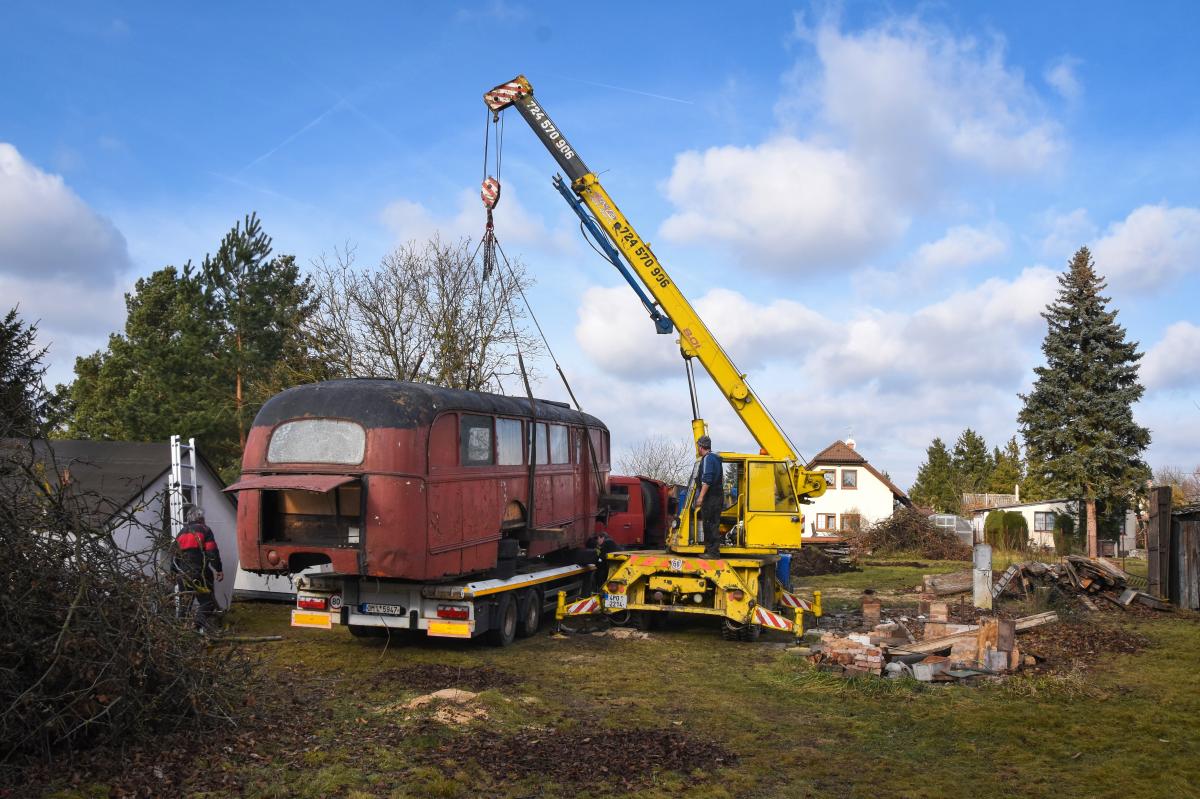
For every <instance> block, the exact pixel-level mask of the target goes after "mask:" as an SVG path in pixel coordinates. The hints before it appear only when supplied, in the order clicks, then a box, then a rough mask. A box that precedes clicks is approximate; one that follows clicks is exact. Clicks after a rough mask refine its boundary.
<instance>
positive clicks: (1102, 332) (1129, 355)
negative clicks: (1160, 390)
mask: <svg viewBox="0 0 1200 799" xmlns="http://www.w3.org/2000/svg"><path fill="white" fill-rule="evenodd" d="M1058 283H1059V286H1060V288H1059V292H1058V297H1057V298H1056V299H1055V301H1054V302H1053V303H1051V304H1050V305H1049V306H1047V308H1046V311H1045V312H1044V313H1043V314H1042V317H1043V318H1044V319H1045V320H1046V324H1047V332H1046V338H1045V340H1044V341H1043V342H1042V352H1043V353H1044V354H1045V356H1046V365H1045V366H1039V367H1037V368H1036V369H1035V370H1034V371H1035V373H1036V374H1037V379H1036V380H1035V381H1034V384H1033V390H1032V391H1030V393H1029V394H1028V395H1021V399H1022V400H1023V402H1024V407H1023V408H1022V409H1021V412H1020V415H1019V416H1018V420H1019V421H1020V423H1021V432H1022V435H1023V436H1024V438H1025V445H1026V448H1027V449H1028V452H1029V457H1030V461H1031V468H1032V466H1033V464H1036V465H1037V468H1038V470H1039V471H1040V472H1041V473H1040V474H1039V475H1037V476H1038V477H1041V478H1043V479H1045V481H1046V483H1047V484H1048V486H1049V487H1050V488H1051V489H1052V490H1054V491H1056V492H1061V493H1062V494H1063V495H1065V496H1068V497H1070V498H1072V499H1080V500H1082V501H1083V503H1084V505H1085V507H1086V509H1087V546H1088V554H1089V555H1090V556H1092V557H1095V556H1096V555H1097V553H1098V549H1099V547H1098V544H1097V532H1096V531H1097V526H1096V525H1097V520H1096V502H1097V500H1118V501H1119V500H1123V499H1126V498H1128V497H1130V496H1132V495H1134V494H1135V493H1137V492H1138V491H1140V490H1141V489H1142V487H1143V486H1144V485H1145V482H1146V480H1147V479H1148V478H1149V476H1150V469H1149V468H1148V467H1147V466H1146V464H1145V462H1143V460H1142V452H1143V451H1144V450H1145V449H1146V447H1147V446H1148V445H1149V444H1150V431H1149V430H1147V429H1146V428H1144V427H1142V426H1141V425H1139V424H1137V423H1136V422H1135V421H1134V418H1133V404H1134V403H1135V402H1137V401H1138V399H1140V398H1141V396H1142V393H1143V391H1144V389H1143V388H1142V386H1141V384H1140V383H1139V382H1138V361H1139V360H1140V359H1141V357H1142V355H1141V353H1139V352H1138V351H1137V342H1128V341H1126V340H1125V329H1124V328H1123V327H1122V326H1121V325H1119V324H1117V321H1116V318H1117V312H1116V311H1115V310H1113V311H1110V310H1108V303H1109V300H1110V298H1108V297H1105V296H1103V295H1102V294H1101V292H1102V291H1103V290H1104V289H1105V287H1106V285H1107V284H1106V283H1105V281H1104V278H1102V277H1101V276H1100V275H1099V274H1097V273H1096V269H1095V264H1094V263H1093V261H1092V255H1091V253H1090V252H1089V251H1088V249H1087V248H1086V247H1082V248H1080V250H1079V251H1078V252H1077V253H1075V256H1074V257H1073V258H1072V259H1071V262H1070V265H1069V266H1068V268H1067V271H1066V272H1064V273H1063V274H1062V275H1060V276H1059V278H1058Z"/></svg>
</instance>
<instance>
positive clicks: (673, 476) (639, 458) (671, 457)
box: [617, 435, 696, 485]
mask: <svg viewBox="0 0 1200 799" xmlns="http://www.w3.org/2000/svg"><path fill="white" fill-rule="evenodd" d="M695 462H696V447H695V446H694V445H693V444H692V442H690V441H688V440H687V439H683V438H669V437H667V436H664V435H653V436H649V437H647V438H644V439H642V440H641V441H639V442H638V443H637V444H634V445H632V446H630V447H628V448H626V449H625V450H624V451H623V452H622V453H621V454H620V455H619V456H618V457H617V469H618V470H619V471H620V472H621V473H622V474H631V475H632V474H636V475H641V476H643V477H650V478H653V479H654V480H661V481H663V482H664V483H672V484H676V485H683V484H685V483H687V481H688V476H689V475H690V474H691V473H692V466H693V465H694V464H695Z"/></svg>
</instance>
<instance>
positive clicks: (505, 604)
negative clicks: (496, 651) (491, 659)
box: [487, 594, 517, 646]
mask: <svg viewBox="0 0 1200 799" xmlns="http://www.w3.org/2000/svg"><path fill="white" fill-rule="evenodd" d="M516 637H517V603H516V602H514V601H513V598H512V595H511V594H501V595H500V598H499V599H498V600H497V601H496V626H495V627H493V628H492V629H490V630H488V631H487V642H488V643H489V644H491V645H492V646H508V645H509V644H511V643H512V642H513V639H515V638H516Z"/></svg>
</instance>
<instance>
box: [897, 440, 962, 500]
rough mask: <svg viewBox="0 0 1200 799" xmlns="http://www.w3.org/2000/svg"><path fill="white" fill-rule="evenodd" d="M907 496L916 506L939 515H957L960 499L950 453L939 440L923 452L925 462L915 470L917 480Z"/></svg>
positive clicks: (934, 441)
mask: <svg viewBox="0 0 1200 799" xmlns="http://www.w3.org/2000/svg"><path fill="white" fill-rule="evenodd" d="M908 494H909V496H910V497H911V498H912V501H913V502H915V503H916V504H918V505H924V506H927V507H931V508H933V509H934V510H935V511H937V512H939V513H958V510H959V507H960V505H959V503H960V501H961V498H962V497H961V494H960V492H959V490H958V481H957V479H956V478H955V473H954V466H953V464H952V463H951V460H950V452H949V450H947V449H946V445H945V444H944V443H943V442H942V440H941V439H940V438H935V439H934V440H933V443H931V444H930V445H929V448H928V449H926V450H925V462H924V463H923V464H921V468H920V469H918V470H917V480H916V482H915V483H913V484H912V488H910V489H909V491H908Z"/></svg>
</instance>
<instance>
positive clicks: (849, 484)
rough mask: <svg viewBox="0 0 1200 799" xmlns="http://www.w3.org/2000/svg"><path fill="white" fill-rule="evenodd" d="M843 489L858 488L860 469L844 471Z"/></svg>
mask: <svg viewBox="0 0 1200 799" xmlns="http://www.w3.org/2000/svg"><path fill="white" fill-rule="evenodd" d="M842 488H858V469H842Z"/></svg>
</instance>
